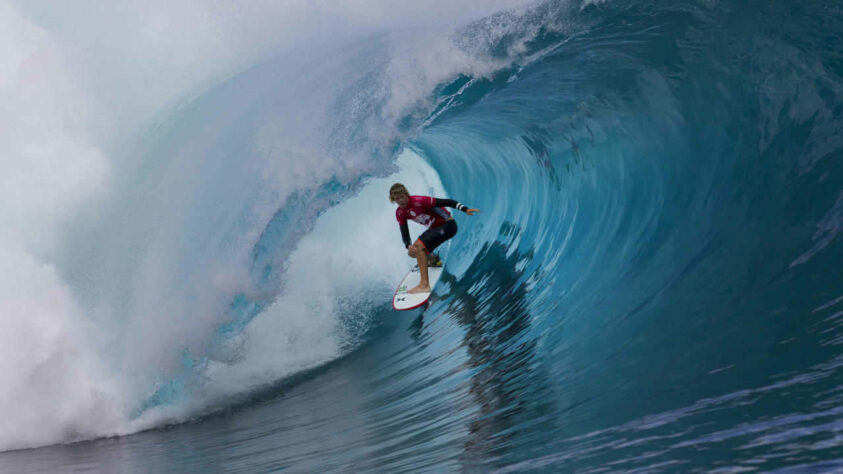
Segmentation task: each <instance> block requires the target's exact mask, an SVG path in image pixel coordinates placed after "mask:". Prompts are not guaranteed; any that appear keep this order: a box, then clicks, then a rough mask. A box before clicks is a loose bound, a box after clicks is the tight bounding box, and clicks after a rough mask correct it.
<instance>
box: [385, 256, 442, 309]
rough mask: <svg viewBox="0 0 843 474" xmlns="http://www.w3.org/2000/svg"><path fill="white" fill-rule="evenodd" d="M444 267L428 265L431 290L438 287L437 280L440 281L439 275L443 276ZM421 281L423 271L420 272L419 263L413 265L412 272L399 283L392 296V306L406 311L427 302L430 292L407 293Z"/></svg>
mask: <svg viewBox="0 0 843 474" xmlns="http://www.w3.org/2000/svg"><path fill="white" fill-rule="evenodd" d="M443 268H444V267H428V268H427V273H428V275H427V276H428V280H429V281H430V291H431V292H432V291H433V288H434V287H436V282H438V281H439V277H441V276H442V270H443ZM419 281H421V273H419V267H418V265H415V266H413V269H412V270H410V273H407V276H405V277H404V279H403V280H401V284H400V285H398V289H397V290H395V295H393V296H392V307H393V308H395V309H397V310H399V311H404V310H408V309H415V308H418V307H419V306H421V305H423V304H425V303H427V299H428V298H430V292H427V293H407V290H409V289H410V288H413V287H415V286H416V285H418V284H419Z"/></svg>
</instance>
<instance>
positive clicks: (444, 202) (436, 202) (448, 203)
mask: <svg viewBox="0 0 843 474" xmlns="http://www.w3.org/2000/svg"><path fill="white" fill-rule="evenodd" d="M433 206H434V207H453V208H454V209H459V210H460V211H462V212H464V213H466V214H468V215H469V216H471V215H474V213H475V212H480V209H474V208H470V207H468V206H466V205H465V204H462V203H460V202H457V201H454V200H453V199H441V198H433Z"/></svg>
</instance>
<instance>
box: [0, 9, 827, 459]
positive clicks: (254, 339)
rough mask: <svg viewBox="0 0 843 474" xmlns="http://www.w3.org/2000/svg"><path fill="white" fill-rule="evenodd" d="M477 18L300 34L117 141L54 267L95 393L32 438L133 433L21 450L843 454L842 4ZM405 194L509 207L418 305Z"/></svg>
mask: <svg viewBox="0 0 843 474" xmlns="http://www.w3.org/2000/svg"><path fill="white" fill-rule="evenodd" d="M467 18H470V16H469V17H467ZM470 20H471V21H466V22H465V23H464V24H461V25H459V26H458V27H455V28H453V29H450V30H448V33H447V35H445V36H435V37H433V36H425V35H423V34H420V33H418V31H411V32H410V33H408V32H406V31H404V32H401V33H396V32H391V33H382V32H380V31H379V32H377V33H376V34H371V35H364V36H363V37H362V38H359V39H355V41H348V42H345V41H340V42H337V43H336V44H334V43H330V42H329V43H328V46H327V47H326V49H325V50H321V52H320V53H318V54H315V53H313V51H312V50H308V49H307V48H306V47H304V49H299V50H293V51H285V50H284V49H283V48H280V47H277V46H276V47H275V48H277V49H273V50H271V51H270V53H271V54H269V55H268V56H266V57H264V58H262V59H261V60H260V61H255V62H254V64H250V65H249V67H246V68H242V69H241V70H239V72H238V73H237V74H233V75H231V76H230V77H228V78H226V79H224V80H220V81H218V82H217V83H216V84H215V85H213V86H211V87H206V88H204V89H201V90H202V92H201V93H198V94H197V96H196V97H192V98H191V99H190V100H189V101H187V102H185V103H179V104H178V105H177V106H173V107H171V108H169V109H167V111H166V112H165V113H163V114H162V115H159V116H157V117H156V118H155V121H154V124H153V125H152V126H150V127H149V128H148V129H145V130H143V131H142V132H136V134H135V135H133V136H132V138H131V140H128V141H127V142H123V143H122V144H121V145H120V147H116V148H114V150H116V151H114V152H113V153H114V154H116V155H117V156H118V157H120V158H119V160H118V161H119V162H120V165H119V166H116V168H115V169H116V171H115V173H114V177H113V178H112V179H113V183H114V184H113V185H112V186H111V189H116V191H110V192H112V193H113V195H114V196H116V198H115V199H110V200H106V201H103V202H100V203H99V204H97V206H98V207H96V210H97V211H96V212H93V213H91V214H94V215H84V216H82V217H74V221H73V223H72V224H71V225H68V226H67V229H65V230H63V232H64V233H63V234H61V239H60V240H61V242H62V244H61V245H59V250H57V251H56V252H55V254H56V255H57V257H55V258H54V259H53V261H52V264H53V265H55V267H56V270H55V273H56V275H57V276H55V278H58V279H61V281H63V282H64V283H63V284H62V285H61V286H62V288H64V290H62V291H63V292H64V293H62V295H65V293H66V294H67V295H69V296H61V297H62V298H66V299H69V300H72V301H73V302H72V304H71V303H68V305H71V306H72V307H73V311H72V313H71V315H72V317H73V318H78V319H80V320H83V321H85V324H86V325H90V326H91V327H92V328H96V329H85V328H87V327H88V326H85V328H82V329H79V331H82V332H84V331H88V333H87V334H88V336H86V337H81V336H80V338H79V339H80V340H84V341H91V340H95V342H94V343H93V344H92V346H93V349H91V350H90V351H88V350H86V351H81V353H82V354H83V356H78V357H76V358H73V359H71V361H76V362H68V363H67V364H73V363H76V364H78V363H81V362H78V361H84V363H85V364H86V365H85V370H84V372H85V373H86V374H87V375H86V376H85V377H86V379H85V380H86V383H85V384H84V386H83V387H82V388H84V389H85V390H88V389H87V388H85V387H88V386H90V387H93V388H91V389H90V391H91V392H92V393H95V394H96V396H95V397H94V401H95V402H96V403H93V404H92V402H91V399H90V396H89V395H83V392H81V390H82V389H78V390H79V391H76V390H77V388H73V389H72V390H71V391H72V393H74V394H75V395H76V396H77V398H78V399H80V400H84V401H81V402H79V403H78V404H77V405H74V407H83V408H84V410H87V411H86V412H84V413H83V414H82V415H72V416H71V415H69V414H68V413H69V412H74V413H77V412H78V410H76V411H74V410H72V409H71V408H74V407H70V408H67V410H63V411H62V412H61V415H62V416H63V418H62V421H61V422H60V423H54V422H53V421H52V419H53V418H55V416H53V415H52V413H53V412H46V413H47V414H48V415H49V416H46V415H45V417H44V418H38V417H35V418H14V419H16V420H17V419H22V420H24V421H22V422H21V423H24V422H27V420H32V419H42V420H43V419H50V421H49V423H48V427H50V429H49V431H48V432H42V431H40V430H38V429H33V430H31V431H29V432H27V433H26V434H25V435H16V434H12V433H0V440H2V442H3V443H4V444H3V446H2V447H3V448H4V449H15V448H28V447H32V446H43V445H48V444H52V443H63V442H73V441H79V440H89V439H97V438H99V437H102V436H112V435H120V436H118V437H116V438H112V439H109V440H95V441H86V442H84V443H77V444H71V445H67V446H48V447H41V448H38V449H33V450H23V451H9V452H6V453H2V454H0V466H6V467H8V468H9V469H12V468H18V469H21V468H24V467H26V468H28V469H31V470H39V469H40V470H53V469H57V468H60V467H67V466H69V465H79V466H81V467H80V468H82V469H84V468H85V467H84V466H88V468H90V464H87V463H91V462H96V463H102V464H99V465H110V466H121V467H124V468H126V469H129V470H131V469H136V470H151V471H155V470H174V469H175V470H203V469H212V468H220V467H222V468H224V469H226V470H231V471H249V472H264V471H275V470H285V469H287V470H291V471H294V472H300V471H302V472H305V471H310V472H314V471H318V472H324V471H346V472H365V471H381V472H382V471H389V472H404V471H410V472H424V471H429V472H450V471H466V472H524V471H527V472H534V471H539V472H544V471H547V472H560V471H565V472H570V471H584V472H604V471H634V470H638V469H640V470H644V471H647V472H674V471H694V470H705V471H716V470H718V469H722V470H724V471H730V472H731V471H743V470H764V471H774V470H777V469H804V470H806V471H830V470H835V469H840V468H841V466H843V452H841V448H840V443H839V439H840V432H841V430H843V415H842V414H841V408H840V406H841V402H843V384H841V381H842V380H843V357H841V352H840V344H841V342H843V276H841V275H843V273H841V271H840V268H839V267H840V262H843V243H841V237H840V236H839V234H840V232H841V231H843V134H841V133H840V130H843V56H841V51H843V10H841V8H840V6H839V5H837V4H836V3H835V2H830V1H816V2H815V1H808V2H805V1H802V2H787V1H781V2H748V3H747V2H696V1H681V2H635V1H630V2H627V1H615V2H613V1H606V2H585V3H578V2H542V3H537V4H529V5H527V6H520V7H517V8H514V9H508V10H504V11H502V12H498V13H492V14H490V15H485V16H483V17H482V18H474V19H470ZM429 26H430V25H428V24H425V28H428V27H429ZM358 33H359V32H357V31H355V32H353V33H349V35H350V36H349V37H354V38H356V36H355V35H358ZM443 38H445V39H443ZM302 51H304V53H307V54H304V53H302ZM106 151H108V150H106ZM396 181H400V182H403V183H404V184H406V185H407V186H408V188H410V191H411V193H417V194H433V195H436V196H437V197H450V198H454V199H457V200H459V201H461V202H463V203H466V204H468V205H470V206H471V207H476V208H479V209H480V210H481V212H480V213H479V214H478V215H475V216H471V217H469V216H466V215H464V214H462V213H459V212H455V214H456V218H457V221H458V224H459V232H458V234H457V235H456V237H455V238H454V239H453V240H452V241H451V242H450V245H449V247H448V248H447V249H446V250H445V251H444V252H443V253H444V255H443V258H444V259H445V262H446V266H445V272H444V273H443V277H442V279H441V280H440V282H439V285H438V286H437V288H436V289H435V291H434V293H433V296H432V297H431V302H430V304H429V306H427V307H425V308H422V309H419V310H415V311H412V312H405V313H397V312H394V311H392V310H391V308H390V295H391V292H392V290H393V289H394V285H395V284H397V282H398V281H399V280H400V278H401V275H402V274H403V272H404V271H406V268H407V267H408V266H409V265H410V264H411V261H410V259H408V258H407V257H406V256H405V255H404V254H403V252H402V248H401V241H400V236H399V232H398V226H397V224H396V222H395V220H394V215H393V212H394V209H393V208H392V207H390V204H389V202H388V201H387V191H388V189H389V185H390V184H391V183H393V182H396ZM413 232H414V233H416V234H417V233H418V229H416V230H414V231H413ZM0 243H2V241H0ZM29 253H30V254H32V255H35V257H33V258H36V257H37V258H42V259H43V258H47V257H43V255H44V254H43V253H39V252H29ZM27 258H29V257H27ZM33 278H34V277H33ZM44 278H46V277H44ZM38 281H41V280H38ZM37 284H40V283H37ZM80 314H81V315H84V316H79V315H80ZM93 335H97V337H99V339H97V338H95V337H94V336H93ZM79 352H80V351H78V350H73V351H72V354H77V353H79ZM89 360H93V362H88V361H89ZM45 364H46V362H45ZM38 367H44V365H43V364H42V365H40V366H38ZM50 367H52V366H50ZM91 367H94V368H95V370H93V369H91ZM55 370H57V369H55ZM77 370H82V369H79V368H78V367H77ZM92 372H93V373H95V374H103V375H97V376H96V377H93V376H89V374H90V373H92ZM33 373H39V374H40V372H37V371H36V370H35V369H33ZM42 375H43V374H42ZM14 380H17V381H18V383H20V384H26V383H29V382H27V381H31V380H32V377H30V376H29V375H27V376H21V377H20V378H18V379H14ZM39 384H41V385H38V387H43V386H49V383H47V382H43V381H42V382H39ZM44 384H46V385H44ZM68 386H69V384H68ZM74 387H75V386H74ZM35 389H36V388H33V387H30V388H27V389H26V390H23V389H21V390H22V391H21V392H20V393H28V392H27V391H29V390H35ZM87 393H88V392H87V391H86V392H84V394H87ZM40 400H42V399H40V398H39V400H38V403H40ZM103 400H107V401H106V402H103ZM47 402H49V397H48V398H47ZM47 402H45V404H46V403H47ZM93 405H97V406H93ZM102 406H106V407H107V412H108V416H106V417H103V415H102V414H101V413H100V412H98V410H99V409H101V408H102ZM31 408H32V410H36V411H39V410H40V405H32V406H31ZM88 416H90V417H96V418H97V420H98V421H97V422H89V421H86V420H87V418H85V417H88ZM80 417H81V418H80ZM162 427H167V428H166V429H161V428H162ZM123 435H125V436H123ZM127 453H129V454H127Z"/></svg>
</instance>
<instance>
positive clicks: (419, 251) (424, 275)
mask: <svg viewBox="0 0 843 474" xmlns="http://www.w3.org/2000/svg"><path fill="white" fill-rule="evenodd" d="M413 246H414V247H415V248H416V261H417V262H418V264H419V273H420V274H421V281H419V284H418V285H417V286H416V287H415V288H411V289H410V290H408V291H407V293H426V292H428V291H430V277H429V273H428V271H427V252H426V249H425V248H424V242H422V241H421V239H418V240H416V243H414V244H413Z"/></svg>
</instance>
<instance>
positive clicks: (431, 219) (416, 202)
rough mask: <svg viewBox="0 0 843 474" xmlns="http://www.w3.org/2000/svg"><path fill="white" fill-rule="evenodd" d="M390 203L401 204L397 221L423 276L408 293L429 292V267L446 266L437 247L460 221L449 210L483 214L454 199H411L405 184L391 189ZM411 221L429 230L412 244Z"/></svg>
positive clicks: (399, 184)
mask: <svg viewBox="0 0 843 474" xmlns="http://www.w3.org/2000/svg"><path fill="white" fill-rule="evenodd" d="M389 202H394V203H397V204H398V209H396V210H395V218H396V219H398V226H399V227H400V228H401V239H403V240H404V247H406V248H407V255H409V256H410V257H413V258H415V259H416V261H417V262H418V264H419V273H421V281H420V282H419V284H418V286H416V287H415V288H412V289H410V290H409V291H407V293H425V292H429V291H430V280H429V279H428V272H427V267H428V265H430V266H441V265H442V260H441V259H440V258H439V256H438V255H436V254H435V253H433V251H434V250H436V247H438V246H440V245H442V242H445V241H446V240H448V239H450V238H451V237H453V236H454V235H456V233H457V222H456V221H455V220H454V218H453V217H451V213H450V212H448V210H447V209H445V207H453V208H454V209H459V210H461V211H463V212H465V213H466V214H468V215H469V216H471V215H474V213H475V212H480V211H479V210H478V209H471V208H469V207H468V206H466V205H463V204H460V203H459V202H457V201H454V200H453V199H440V198H434V197H430V196H410V192H409V191H407V188H405V187H404V185H403V184H401V183H395V184H393V185H392V187H391V188H389ZM407 219H412V220H414V221H416V222H418V223H419V224H421V225H423V226H426V227H427V230H426V231H424V233H422V235H420V236H419V238H418V239H417V240H416V242H415V243H413V244H411V243H410V229H409V228H408V227H407Z"/></svg>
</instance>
